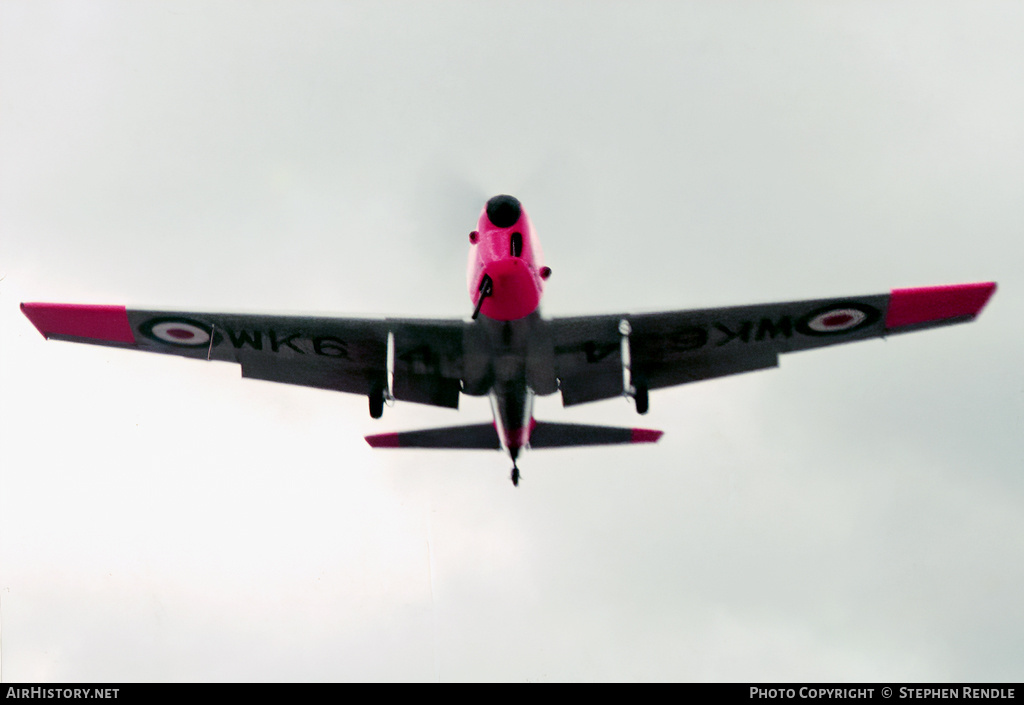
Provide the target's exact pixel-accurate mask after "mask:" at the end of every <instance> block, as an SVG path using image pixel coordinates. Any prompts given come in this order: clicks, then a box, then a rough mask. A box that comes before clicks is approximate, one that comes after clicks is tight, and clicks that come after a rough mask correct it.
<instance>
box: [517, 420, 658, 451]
mask: <svg viewBox="0 0 1024 705" xmlns="http://www.w3.org/2000/svg"><path fill="white" fill-rule="evenodd" d="M661 435H662V432H661V431H653V430H650V429H646V428H618V427H616V426H587V425H584V424H578V423H549V422H547V421H538V422H537V424H536V425H535V426H534V427H533V431H532V432H531V433H530V447H531V448H567V447H569V446H603V445H617V444H621V443H656V442H657V441H658V439H659V438H661Z"/></svg>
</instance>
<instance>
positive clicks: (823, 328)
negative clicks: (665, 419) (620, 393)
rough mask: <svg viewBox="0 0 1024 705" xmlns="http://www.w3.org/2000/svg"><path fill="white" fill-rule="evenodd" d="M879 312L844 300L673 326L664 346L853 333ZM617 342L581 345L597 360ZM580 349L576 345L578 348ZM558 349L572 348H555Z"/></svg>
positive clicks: (697, 346)
mask: <svg viewBox="0 0 1024 705" xmlns="http://www.w3.org/2000/svg"><path fill="white" fill-rule="evenodd" d="M881 315H882V314H881V312H880V311H879V310H878V309H876V308H875V307H873V306H868V305H867V304H863V303H859V302H852V301H851V302H843V303H840V304H831V305H829V306H826V307H823V308H818V309H814V310H813V311H811V312H810V313H807V314H805V315H803V316H801V317H800V318H798V319H797V320H796V321H794V320H793V317H791V316H779V317H777V318H768V317H764V318H761V319H759V320H756V321H755V320H748V321H739V322H738V323H728V324H726V323H712V324H708V325H693V326H683V327H681V328H676V329H675V330H673V331H670V332H668V333H666V334H665V336H664V341H665V348H667V349H668V350H670V351H671V352H690V351H692V350H699V349H701V348H703V347H705V346H707V345H709V344H710V345H711V347H715V348H720V347H722V346H724V345H728V344H729V343H732V342H734V341H739V342H741V343H751V342H754V343H759V342H762V341H765V340H774V339H776V338H792V337H793V333H794V331H795V332H797V333H800V334H802V335H808V336H812V337H821V336H831V335H841V334H844V333H852V332H854V331H857V330H860V329H861V328H865V327H867V326H870V325H871V324H873V323H876V322H877V321H878V320H879V319H880V318H881ZM619 347H620V346H619V343H618V342H615V343H598V342H595V341H587V342H586V343H584V344H583V346H582V351H583V354H584V355H585V356H586V359H587V362H588V363H592V364H593V363H598V362H601V361H602V360H604V359H605V358H606V357H608V356H609V355H611V354H612V353H616V352H618V351H619ZM577 349H579V348H577ZM557 352H559V353H567V352H571V350H570V349H569V348H562V347H560V348H558V349H557Z"/></svg>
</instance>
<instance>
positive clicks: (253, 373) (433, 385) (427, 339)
mask: <svg viewBox="0 0 1024 705" xmlns="http://www.w3.org/2000/svg"><path fill="white" fill-rule="evenodd" d="M21 309H22V311H23V312H24V313H25V315H26V316H27V317H28V318H29V320H31V321H32V323H33V325H35V327H36V328H38V329H39V332H40V333H42V334H43V335H44V336H45V337H46V338H52V339H56V340H69V341H74V342H79V343H91V344H94V345H106V346H112V347H118V348H128V349H132V350H143V351H147V352H157V353H166V354H171V355H180V356H182V357H192V358H196V359H200V360H220V361H224V362H234V363H237V364H239V365H241V367H242V376H243V377H250V378H253V379H263V380H269V381H273V382H285V383H288V384H299V385H303V386H307V387H317V388H320V389H333V390H337V391H341V392H352V393H354V394H364V395H369V394H370V392H371V391H373V390H374V389H386V388H387V374H388V338H389V334H390V335H391V337H392V340H393V346H394V350H393V357H394V386H393V392H394V395H395V398H396V399H402V400H404V401H413V402H419V403H422V404H432V405H434V406H442V407H449V408H458V406H459V392H460V381H459V380H460V379H461V377H462V336H463V327H464V325H465V324H464V323H463V322H462V321H461V320H412V319H392V318H381V319H361V318H327V317H316V316H263V315H247V314H227V313H188V312H178V311H141V310H133V309H128V308H126V307H124V306H89V305H78V304H48V303H25V304H22V305H21Z"/></svg>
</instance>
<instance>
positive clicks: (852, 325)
mask: <svg viewBox="0 0 1024 705" xmlns="http://www.w3.org/2000/svg"><path fill="white" fill-rule="evenodd" d="M880 317H881V313H880V312H879V311H878V309H876V308H875V307H873V306H868V305H867V304H862V303H856V302H850V303H841V304H832V305H830V306H827V307H826V308H819V309H817V310H815V311H811V312H810V313H809V314H807V315H806V316H804V317H803V318H802V319H800V322H799V323H797V330H799V331H800V332H801V333H803V334H804V335H835V334H837V333H849V332H850V331H854V330H857V329H859V328H864V327H865V326H869V325H871V324H872V323H874V322H875V321H877V320H878V319H879V318H880Z"/></svg>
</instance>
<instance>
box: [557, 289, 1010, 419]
mask: <svg viewBox="0 0 1024 705" xmlns="http://www.w3.org/2000/svg"><path fill="white" fill-rule="evenodd" d="M995 288H996V285H995V284H994V283H992V282H986V283H980V284H959V285H954V286H939V287H925V288H919V289H894V290H892V291H891V292H890V293H888V294H878V295H875V296H854V297H848V298H841V299H817V300H812V301H793V302H786V303H777V304H762V305H757V306H736V307H731V308H714V309H703V310H694V311H672V312H667V313H648V314H639V315H631V314H620V315H610V316H581V317H578V318H556V319H553V320H551V321H550V322H549V325H550V326H551V330H552V334H553V337H554V341H555V367H556V374H557V376H558V378H559V388H560V389H561V392H562V402H563V404H565V405H566V406H571V405H573V404H581V403H584V402H588V401H596V400H598V399H608V398H611V397H616V396H621V395H622V394H623V390H624V386H625V382H624V379H623V354H622V350H623V339H624V337H626V338H628V343H627V344H628V358H629V360H630V367H631V378H632V382H633V385H634V386H636V387H643V389H645V390H646V389H658V388H661V387H671V386H674V385H678V384H685V383H687V382H696V381H699V380H703V379H711V378H714V377H721V376H724V375H731V374H737V373H740V372H749V371H753V370H760V369H764V368H767V367H775V366H776V365H778V357H779V354H780V353H787V352H794V351H797V350H809V349H811V348H819V347H823V346H826V345H835V344H837V343H849V342H853V341H856V340H864V339H867V338H877V337H881V336H885V335H889V334H892V333H904V332H909V331H916V330H923V329H926V328H934V327H937V326H944V325H950V324H954V323H964V322H967V321H971V320H974V318H975V317H976V316H977V315H978V314H979V313H980V312H981V309H982V308H983V307H984V306H985V304H986V302H987V301H988V299H989V297H990V296H991V295H992V293H993V292H994V291H995ZM623 322H625V323H623Z"/></svg>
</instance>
